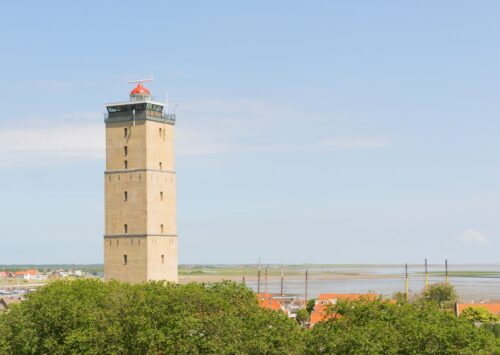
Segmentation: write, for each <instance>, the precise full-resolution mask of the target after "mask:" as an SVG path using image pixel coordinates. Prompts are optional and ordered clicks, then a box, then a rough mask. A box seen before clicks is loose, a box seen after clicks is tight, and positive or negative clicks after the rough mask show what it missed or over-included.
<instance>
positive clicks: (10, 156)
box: [0, 99, 390, 166]
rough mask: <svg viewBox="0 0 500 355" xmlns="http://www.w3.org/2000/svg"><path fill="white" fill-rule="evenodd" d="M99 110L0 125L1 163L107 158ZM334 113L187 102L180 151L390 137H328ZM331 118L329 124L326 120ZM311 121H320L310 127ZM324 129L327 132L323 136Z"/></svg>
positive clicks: (288, 148) (280, 148)
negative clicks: (51, 119) (32, 122)
mask: <svg viewBox="0 0 500 355" xmlns="http://www.w3.org/2000/svg"><path fill="white" fill-rule="evenodd" d="M101 115H102V114H101V113H99V112H72V113H67V114H64V115H62V116H61V118H62V120H58V121H59V122H61V121H62V122H64V123H63V124H59V125H54V123H52V124H51V125H42V124H41V123H40V122H43V121H44V118H43V117H39V118H38V117H37V121H38V124H36V126H35V127H32V128H27V127H30V126H32V125H29V126H28V125H26V124H23V123H22V120H18V121H17V122H21V126H16V127H8V128H4V129H0V166H2V165H12V164H16V163H22V162H25V161H27V160H32V161H37V160H40V159H41V158H43V159H44V161H47V160H52V161H56V162H57V161H62V162H64V161H66V160H67V159H69V158H71V160H75V159H104V157H105V146H104V145H105V138H104V134H105V129H104V124H103V123H102V121H101ZM331 121H332V120H331V118H330V117H328V116H326V115H324V114H321V113H311V112H308V113H306V112H301V111H297V110H293V109H291V108H289V107H283V106H280V105H276V104H273V103H268V102H261V101H255V100H247V99H239V100H204V101H193V102H186V103H182V105H181V107H180V109H179V111H178V121H177V126H176V150H177V151H176V153H177V154H179V155H215V154H235V153H287V152H301V151H346V150H367V149H380V148H384V147H387V146H389V145H390V142H389V140H388V139H386V138H384V137H370V136H352V137H328V136H326V137H325V136H324V135H325V134H328V131H329V130H330V129H331V126H328V124H330V125H331ZM325 122H327V123H326V125H325ZM310 125H316V126H315V127H314V128H312V129H309V128H308V127H310ZM318 135H323V137H319V138H318V137H317V136H318Z"/></svg>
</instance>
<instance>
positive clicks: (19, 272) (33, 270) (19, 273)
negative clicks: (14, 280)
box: [15, 269, 39, 276]
mask: <svg viewBox="0 0 500 355" xmlns="http://www.w3.org/2000/svg"><path fill="white" fill-rule="evenodd" d="M15 274H16V275H32V276H35V275H38V274H39V272H38V270H37V269H29V270H23V271H16V273H15Z"/></svg>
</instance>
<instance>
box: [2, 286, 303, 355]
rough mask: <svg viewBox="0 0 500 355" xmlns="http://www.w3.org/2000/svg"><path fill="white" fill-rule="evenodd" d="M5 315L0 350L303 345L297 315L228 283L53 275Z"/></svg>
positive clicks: (228, 349)
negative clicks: (124, 280) (140, 281)
mask: <svg viewBox="0 0 500 355" xmlns="http://www.w3.org/2000/svg"><path fill="white" fill-rule="evenodd" d="M1 317H2V318H0V339H3V343H2V341H1V340H0V353H2V354H32V353H35V354H73V353H85V354H147V353H151V354H173V353H178V354H179V353H180V354H197V353H217V354H222V353H251V354H266V353H294V352H296V351H300V350H301V348H300V347H301V346H302V344H303V340H302V333H303V331H302V329H301V328H300V326H299V325H298V324H297V322H295V321H293V320H290V319H288V318H287V317H286V315H284V314H281V313H278V312H273V311H269V310H265V309H261V308H260V307H259V306H258V302H257V299H256V297H255V294H254V293H253V292H251V291H250V290H248V289H247V288H245V287H244V286H242V285H238V284H235V283H227V282H224V283H216V284H213V285H202V284H194V283H193V284H189V285H167V286H163V285H162V284H160V283H149V284H144V285H128V284H122V283H117V282H109V283H103V282H100V281H90V280H85V281H72V282H55V283H53V284H51V285H48V286H46V287H44V288H42V289H40V290H39V291H37V292H35V293H33V294H30V295H29V298H28V299H27V300H26V301H25V302H23V303H22V304H20V305H19V306H17V307H13V308H12V310H11V311H9V312H8V313H7V314H5V315H4V316H1ZM2 347H3V348H2Z"/></svg>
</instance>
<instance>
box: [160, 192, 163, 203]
mask: <svg viewBox="0 0 500 355" xmlns="http://www.w3.org/2000/svg"><path fill="white" fill-rule="evenodd" d="M160 201H163V191H160Z"/></svg>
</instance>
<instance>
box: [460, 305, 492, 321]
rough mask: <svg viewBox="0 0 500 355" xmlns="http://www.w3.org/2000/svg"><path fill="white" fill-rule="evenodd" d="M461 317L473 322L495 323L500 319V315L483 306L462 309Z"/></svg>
mask: <svg viewBox="0 0 500 355" xmlns="http://www.w3.org/2000/svg"><path fill="white" fill-rule="evenodd" d="M460 317H462V318H465V319H467V320H469V321H471V322H481V323H493V322H498V321H500V317H498V316H496V315H494V314H493V313H491V312H490V311H488V310H487V309H486V308H482V307H467V308H466V309H464V310H463V311H462V313H461V314H460Z"/></svg>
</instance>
